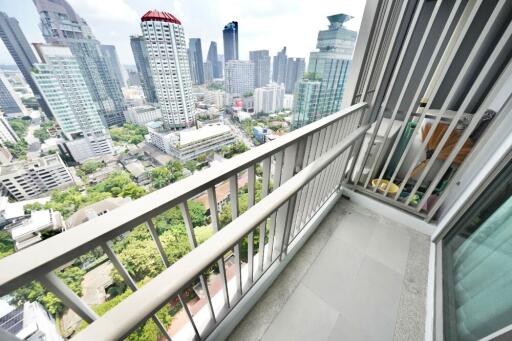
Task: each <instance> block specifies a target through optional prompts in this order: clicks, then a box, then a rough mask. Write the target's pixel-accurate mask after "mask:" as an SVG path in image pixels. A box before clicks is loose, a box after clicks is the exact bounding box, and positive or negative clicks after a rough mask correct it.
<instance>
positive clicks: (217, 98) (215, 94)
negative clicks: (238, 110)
mask: <svg viewBox="0 0 512 341" xmlns="http://www.w3.org/2000/svg"><path fill="white" fill-rule="evenodd" d="M203 101H204V102H205V103H206V104H209V105H214V106H216V107H217V108H218V109H222V108H224V106H225V105H226V92H225V91H222V90H207V91H206V92H205V94H204V99H203Z"/></svg>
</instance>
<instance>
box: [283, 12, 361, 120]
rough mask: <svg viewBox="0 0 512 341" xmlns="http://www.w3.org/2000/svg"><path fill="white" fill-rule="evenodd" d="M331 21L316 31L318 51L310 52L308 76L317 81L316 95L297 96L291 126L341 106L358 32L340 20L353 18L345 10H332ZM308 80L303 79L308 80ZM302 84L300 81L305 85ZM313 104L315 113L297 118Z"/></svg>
mask: <svg viewBox="0 0 512 341" xmlns="http://www.w3.org/2000/svg"><path fill="white" fill-rule="evenodd" d="M327 19H329V22H330V25H329V28H328V29H327V30H324V31H320V32H319V33H318V41H317V45H316V47H317V48H318V49H319V51H314V52H311V54H310V55H309V65H308V74H307V77H309V78H311V77H312V78H314V79H315V81H320V83H321V84H320V89H319V95H318V96H316V98H315V97H313V96H296V97H297V98H296V100H295V102H294V109H293V117H292V119H293V122H292V125H293V127H294V128H297V127H299V126H301V125H302V124H301V123H300V122H312V121H313V120H316V119H318V118H321V117H324V116H327V115H330V114H332V113H335V112H337V111H339V110H340V109H341V103H342V99H343V89H344V87H345V80H346V78H347V76H348V69H349V67H350V62H351V60H352V51H353V50H354V46H355V42H356V37H357V32H355V31H351V30H348V29H347V28H345V27H344V26H343V24H344V23H345V22H346V21H348V20H350V19H352V17H351V16H349V15H346V14H335V15H331V16H329V17H327ZM307 83H308V82H305V84H307ZM305 84H302V86H304V85H305ZM312 99H314V100H317V101H318V103H316V104H315V105H313V104H307V103H306V104H305V103H302V102H301V101H303V100H307V101H309V100H312ZM313 107H314V108H315V110H316V111H315V114H314V117H312V118H309V119H303V118H301V119H299V117H301V116H303V115H305V114H306V112H304V111H303V108H313Z"/></svg>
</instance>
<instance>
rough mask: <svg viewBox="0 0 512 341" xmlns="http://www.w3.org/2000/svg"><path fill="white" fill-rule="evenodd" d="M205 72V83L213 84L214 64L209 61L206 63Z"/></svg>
mask: <svg viewBox="0 0 512 341" xmlns="http://www.w3.org/2000/svg"><path fill="white" fill-rule="evenodd" d="M203 66H204V67H203V70H204V82H205V83H207V84H208V83H211V81H212V80H213V66H212V62H210V61H209V60H207V61H206V62H204V64H203Z"/></svg>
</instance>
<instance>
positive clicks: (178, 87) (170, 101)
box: [141, 11, 202, 129]
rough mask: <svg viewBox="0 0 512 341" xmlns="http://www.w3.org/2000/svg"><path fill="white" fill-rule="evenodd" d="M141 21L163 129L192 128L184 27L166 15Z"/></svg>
mask: <svg viewBox="0 0 512 341" xmlns="http://www.w3.org/2000/svg"><path fill="white" fill-rule="evenodd" d="M141 20H142V22H141V28H142V35H143V36H144V40H145V42H146V47H147V50H148V57H149V65H150V68H151V73H152V74H153V76H154V79H153V81H154V84H155V89H156V95H157V98H158V103H159V105H160V110H161V112H162V117H163V122H164V126H165V128H167V129H183V128H186V127H191V126H193V125H194V122H195V111H194V109H195V106H194V99H193V98H192V79H191V77H190V69H189V63H188V58H187V45H186V42H185V31H184V29H183V26H182V25H181V22H180V21H179V20H178V19H177V18H176V17H175V16H173V15H172V14H170V13H166V12H158V11H149V12H147V13H146V14H144V15H143V16H142V18H141ZM201 66H202V64H201Z"/></svg>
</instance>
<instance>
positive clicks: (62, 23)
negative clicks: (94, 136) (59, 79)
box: [34, 0, 126, 126]
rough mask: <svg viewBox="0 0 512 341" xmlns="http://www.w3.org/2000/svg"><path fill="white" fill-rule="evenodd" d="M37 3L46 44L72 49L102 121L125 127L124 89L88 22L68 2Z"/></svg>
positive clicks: (40, 0)
mask: <svg viewBox="0 0 512 341" xmlns="http://www.w3.org/2000/svg"><path fill="white" fill-rule="evenodd" d="M34 3H35V5H36V8H37V11H38V12H39V15H40V17H41V25H40V26H41V31H42V33H43V36H44V38H45V40H46V42H47V43H50V44H59V45H67V46H69V49H70V50H71V52H72V53H73V55H74V56H75V57H76V59H77V61H78V66H79V67H80V70H81V72H82V75H83V77H84V80H85V83H86V84H87V87H88V88H89V93H90V94H91V96H92V100H93V101H94V104H95V106H96V109H97V110H98V112H99V113H100V116H101V118H102V120H103V121H104V122H105V123H106V124H107V125H108V126H112V125H119V124H123V123H124V122H125V118H124V111H125V110H126V104H125V102H124V98H123V94H122V92H121V87H120V86H119V84H118V83H117V81H116V77H115V76H114V71H113V70H111V69H110V68H109V66H108V63H107V61H106V60H105V58H104V56H103V55H102V53H101V50H100V47H99V45H100V42H99V41H98V40H96V38H95V37H94V35H93V34H92V31H91V28H90V27H89V25H87V22H86V21H85V20H84V19H82V18H81V17H80V16H78V14H76V12H75V11H74V10H73V8H72V7H71V6H70V5H69V4H68V3H67V2H66V0H34Z"/></svg>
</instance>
